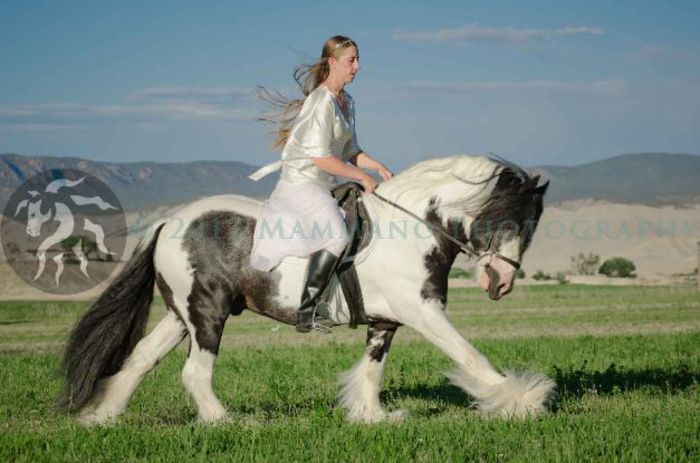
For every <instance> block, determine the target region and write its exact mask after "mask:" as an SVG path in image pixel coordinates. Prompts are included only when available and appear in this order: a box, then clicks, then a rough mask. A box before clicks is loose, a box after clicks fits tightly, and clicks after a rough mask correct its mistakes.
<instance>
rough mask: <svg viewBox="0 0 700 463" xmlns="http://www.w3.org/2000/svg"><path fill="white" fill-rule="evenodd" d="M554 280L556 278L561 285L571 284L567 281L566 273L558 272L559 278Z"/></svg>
mask: <svg viewBox="0 0 700 463" xmlns="http://www.w3.org/2000/svg"><path fill="white" fill-rule="evenodd" d="M554 278H556V280H557V281H558V282H559V284H560V285H565V284H568V283H569V280H567V279H566V274H565V273H564V272H557V276H556V277H554Z"/></svg>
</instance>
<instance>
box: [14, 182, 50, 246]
mask: <svg viewBox="0 0 700 463" xmlns="http://www.w3.org/2000/svg"><path fill="white" fill-rule="evenodd" d="M29 196H30V197H29V198H27V199H23V200H22V201H20V202H19V204H17V210H16V211H15V217H16V216H17V214H19V213H20V211H21V210H22V209H24V208H25V207H26V208H27V234H28V235H29V236H31V237H33V238H36V237H37V236H39V235H40V234H41V226H42V225H43V224H44V223H45V222H48V221H49V220H50V219H51V210H50V208H48V209H49V210H46V212H42V211H43V210H44V209H45V204H44V202H43V201H42V197H41V194H40V193H39V192H36V191H30V192H29ZM42 206H44V207H42Z"/></svg>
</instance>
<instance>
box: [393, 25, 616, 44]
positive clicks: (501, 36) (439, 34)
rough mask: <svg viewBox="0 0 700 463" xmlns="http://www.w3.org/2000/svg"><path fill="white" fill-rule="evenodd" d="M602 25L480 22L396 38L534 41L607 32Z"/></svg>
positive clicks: (400, 34) (404, 33)
mask: <svg viewBox="0 0 700 463" xmlns="http://www.w3.org/2000/svg"><path fill="white" fill-rule="evenodd" d="M603 34H605V30H604V29H602V28H600V27H585V26H577V27H563V28H559V29H532V28H529V29H516V28H513V27H486V26H480V25H479V24H476V23H473V24H465V25H464V26H462V27H458V28H446V29H438V30H432V31H413V32H411V31H396V32H394V33H393V34H392V38H393V39H395V40H406V41H410V42H476V41H479V42H506V43H523V42H530V41H533V40H550V39H553V38H555V37H563V36H570V35H603Z"/></svg>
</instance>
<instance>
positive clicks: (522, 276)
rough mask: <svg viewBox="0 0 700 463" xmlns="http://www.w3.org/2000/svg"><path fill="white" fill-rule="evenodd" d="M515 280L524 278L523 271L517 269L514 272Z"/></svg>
mask: <svg viewBox="0 0 700 463" xmlns="http://www.w3.org/2000/svg"><path fill="white" fill-rule="evenodd" d="M515 278H525V270H523V269H521V268H519V269H518V270H517V271H516V272H515Z"/></svg>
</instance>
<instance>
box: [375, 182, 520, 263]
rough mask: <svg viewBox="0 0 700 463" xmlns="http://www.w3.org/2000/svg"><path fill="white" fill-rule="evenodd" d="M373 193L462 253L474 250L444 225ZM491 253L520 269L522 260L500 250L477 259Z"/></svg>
mask: <svg viewBox="0 0 700 463" xmlns="http://www.w3.org/2000/svg"><path fill="white" fill-rule="evenodd" d="M372 194H373V195H374V196H375V197H376V198H377V199H379V200H380V201H382V202H384V203H386V204H388V205H390V206H392V207H394V208H396V209H398V210H400V211H401V212H403V213H405V214H408V215H409V216H411V217H413V218H414V219H416V220H417V221H419V222H420V223H422V224H423V225H425V226H426V227H428V228H429V229H430V230H432V231H434V232H437V233H439V234H441V235H442V236H443V237H444V238H445V239H447V240H448V241H450V242H452V243H453V244H455V245H457V246H458V247H459V252H462V253H464V254H467V255H469V254H472V251H471V250H470V249H469V248H468V247H467V243H463V242H461V241H459V240H458V239H456V238H455V237H454V236H452V235H450V234H449V233H447V232H446V231H445V230H444V229H443V228H442V227H440V226H438V225H434V224H432V223H430V222H428V221H427V220H425V219H423V218H422V217H419V216H418V215H417V214H415V213H413V212H411V211H409V210H408V209H406V208H405V207H403V206H400V205H398V204H396V203H395V202H393V201H391V200H388V199H386V198H385V197H384V196H382V195H380V194H379V193H377V192H376V191H375V192H373V193H372ZM491 238H493V236H492V237H491ZM490 243H491V241H490V240H489V244H490ZM489 255H490V256H493V257H495V258H497V259H500V260H502V261H504V262H506V263H508V264H510V265H512V266H513V267H514V268H515V270H518V269H519V268H520V262H518V261H516V260H513V259H510V258H508V257H506V256H504V255H503V254H501V253H498V252H496V251H486V252H484V253H483V254H481V255H480V256H479V257H478V259H477V261H480V260H481V259H482V258H483V257H485V256H489ZM485 266H486V267H488V266H489V264H486V265H485Z"/></svg>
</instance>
